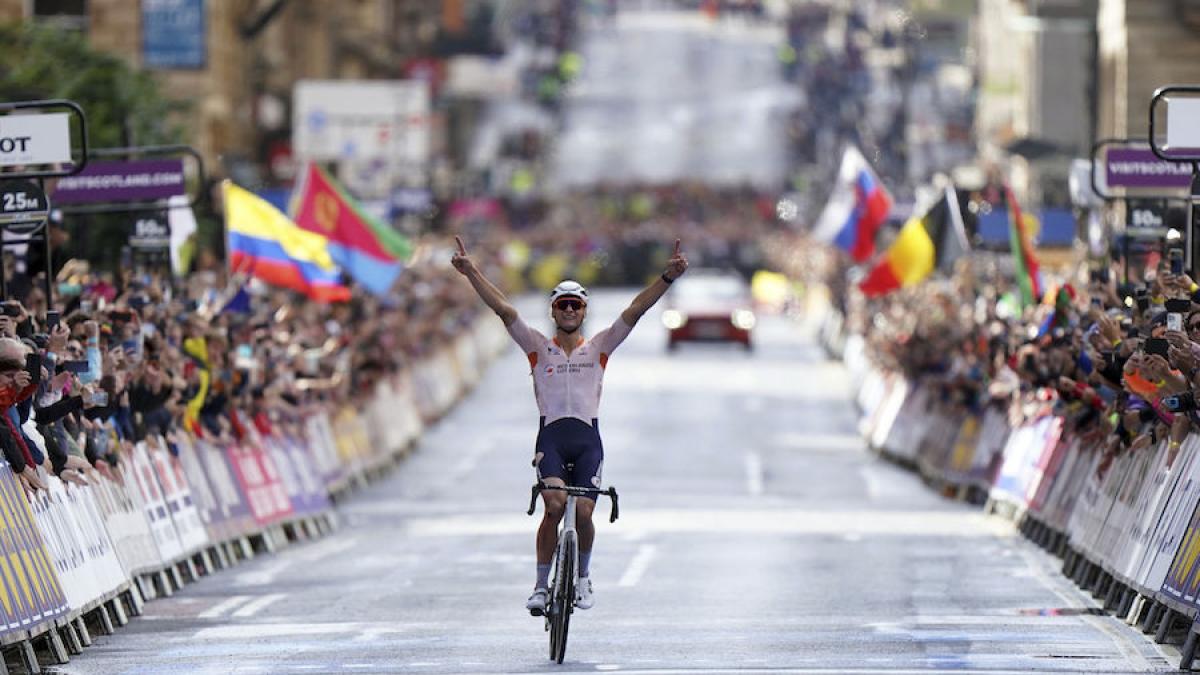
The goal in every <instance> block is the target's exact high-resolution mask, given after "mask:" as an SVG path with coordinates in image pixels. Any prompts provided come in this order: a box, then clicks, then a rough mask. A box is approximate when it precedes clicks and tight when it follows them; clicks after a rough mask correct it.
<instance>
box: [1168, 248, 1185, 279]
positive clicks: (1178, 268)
mask: <svg viewBox="0 0 1200 675" xmlns="http://www.w3.org/2000/svg"><path fill="white" fill-rule="evenodd" d="M1167 259H1168V260H1170V261H1171V274H1174V275H1175V276H1179V275H1180V274H1183V249H1179V248H1173V249H1171V250H1170V251H1168V252H1167Z"/></svg>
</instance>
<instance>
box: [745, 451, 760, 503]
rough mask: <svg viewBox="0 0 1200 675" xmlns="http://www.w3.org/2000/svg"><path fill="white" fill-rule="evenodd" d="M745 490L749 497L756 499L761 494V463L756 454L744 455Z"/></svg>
mask: <svg viewBox="0 0 1200 675" xmlns="http://www.w3.org/2000/svg"><path fill="white" fill-rule="evenodd" d="M746 490H748V491H749V492H750V496H751V497H758V496H760V495H762V493H763V463H762V458H761V457H759V456H758V453H757V452H750V453H747V454H746Z"/></svg>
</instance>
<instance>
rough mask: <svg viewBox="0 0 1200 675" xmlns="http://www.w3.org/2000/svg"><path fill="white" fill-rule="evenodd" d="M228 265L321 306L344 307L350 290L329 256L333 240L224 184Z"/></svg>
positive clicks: (267, 204) (238, 189)
mask: <svg viewBox="0 0 1200 675" xmlns="http://www.w3.org/2000/svg"><path fill="white" fill-rule="evenodd" d="M222 193H223V195H224V197H225V230H226V234H227V235H228V237H229V266H230V269H231V270H232V271H234V272H244V273H247V274H250V275H251V276H254V277H256V278H258V279H261V280H263V281H265V282H267V283H268V284H271V285H273V286H282V287H284V288H290V289H292V290H294V291H299V292H301V293H303V294H305V295H306V296H308V297H309V298H311V299H313V300H316V301H318V302H344V301H346V300H349V299H350V289H349V288H346V287H345V286H344V285H342V282H341V275H340V272H339V270H338V268H337V266H336V265H335V264H334V263H333V259H332V258H331V257H330V256H329V240H328V239H326V238H325V237H322V236H320V235H317V234H313V233H312V232H305V231H304V230H302V229H300V228H299V227H296V224H295V223H293V222H292V221H290V220H288V217H287V216H285V215H283V212H281V211H280V210H279V209H277V208H275V207H274V206H271V205H270V204H269V203H267V201H266V200H264V199H263V198H261V197H259V196H258V195H256V194H254V193H252V192H250V191H248V190H245V189H242V188H240V187H238V186H236V185H234V184H233V183H231V182H230V181H225V182H224V183H223V184H222Z"/></svg>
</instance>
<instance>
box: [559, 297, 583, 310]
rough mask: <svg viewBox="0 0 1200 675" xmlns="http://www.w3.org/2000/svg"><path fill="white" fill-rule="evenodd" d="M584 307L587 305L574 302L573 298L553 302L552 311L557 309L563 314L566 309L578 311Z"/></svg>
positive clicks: (580, 301) (578, 301)
mask: <svg viewBox="0 0 1200 675" xmlns="http://www.w3.org/2000/svg"><path fill="white" fill-rule="evenodd" d="M584 307H587V305H585V304H584V303H583V301H582V300H575V299H573V298H563V299H561V300H556V301H555V302H554V309H557V310H558V311H560V312H565V311H567V310H568V309H573V310H575V311H579V310H581V309H583V308H584Z"/></svg>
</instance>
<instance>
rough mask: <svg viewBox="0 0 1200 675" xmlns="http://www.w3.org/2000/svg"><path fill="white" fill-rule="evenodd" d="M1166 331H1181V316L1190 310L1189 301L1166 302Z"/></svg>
mask: <svg viewBox="0 0 1200 675" xmlns="http://www.w3.org/2000/svg"><path fill="white" fill-rule="evenodd" d="M1166 309H1167V330H1178V331H1182V330H1183V315H1184V314H1187V313H1188V312H1189V311H1191V309H1192V301H1191V300H1183V299H1181V298H1171V299H1170V300H1167V302H1166Z"/></svg>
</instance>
